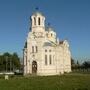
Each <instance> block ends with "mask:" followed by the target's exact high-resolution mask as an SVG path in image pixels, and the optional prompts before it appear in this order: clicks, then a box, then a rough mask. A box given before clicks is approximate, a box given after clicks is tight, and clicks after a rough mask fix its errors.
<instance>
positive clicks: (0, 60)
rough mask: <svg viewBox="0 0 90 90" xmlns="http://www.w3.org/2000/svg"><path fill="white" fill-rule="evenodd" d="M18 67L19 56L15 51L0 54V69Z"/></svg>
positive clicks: (7, 69) (6, 69)
mask: <svg viewBox="0 0 90 90" xmlns="http://www.w3.org/2000/svg"><path fill="white" fill-rule="evenodd" d="M19 68H20V58H19V57H18V54H17V53H13V54H10V53H8V52H5V53H4V54H3V55H0V71H11V70H14V69H19Z"/></svg>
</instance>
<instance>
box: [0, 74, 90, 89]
mask: <svg viewBox="0 0 90 90" xmlns="http://www.w3.org/2000/svg"><path fill="white" fill-rule="evenodd" d="M0 90H90V74H65V75H61V76H46V77H40V76H31V77H13V78H10V79H9V80H4V79H3V78H1V79H0Z"/></svg>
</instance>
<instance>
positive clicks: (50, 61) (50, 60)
mask: <svg viewBox="0 0 90 90" xmlns="http://www.w3.org/2000/svg"><path fill="white" fill-rule="evenodd" d="M49 64H52V59H51V55H49Z"/></svg>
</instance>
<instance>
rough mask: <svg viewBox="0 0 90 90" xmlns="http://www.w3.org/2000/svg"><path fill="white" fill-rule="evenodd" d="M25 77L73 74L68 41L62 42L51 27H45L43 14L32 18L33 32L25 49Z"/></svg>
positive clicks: (30, 33)
mask: <svg viewBox="0 0 90 90" xmlns="http://www.w3.org/2000/svg"><path fill="white" fill-rule="evenodd" d="M23 62H24V75H28V74H36V75H41V76H42V75H59V74H63V73H64V72H71V53H70V49H69V44H68V41H67V40H64V41H61V40H59V39H58V38H57V35H56V32H55V31H54V30H53V28H51V27H50V26H48V27H45V17H44V15H43V14H42V13H41V12H35V13H33V15H32V16H31V31H29V33H28V37H27V40H26V42H25V46H24V49H23Z"/></svg>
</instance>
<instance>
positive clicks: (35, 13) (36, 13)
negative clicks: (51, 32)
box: [33, 11, 44, 16]
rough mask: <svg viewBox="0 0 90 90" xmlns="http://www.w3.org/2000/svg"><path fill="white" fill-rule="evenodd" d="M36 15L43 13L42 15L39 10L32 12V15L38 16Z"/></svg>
mask: <svg viewBox="0 0 90 90" xmlns="http://www.w3.org/2000/svg"><path fill="white" fill-rule="evenodd" d="M38 15H40V16H44V15H43V14H42V13H41V12H39V11H36V12H34V13H33V16H38Z"/></svg>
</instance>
